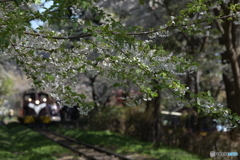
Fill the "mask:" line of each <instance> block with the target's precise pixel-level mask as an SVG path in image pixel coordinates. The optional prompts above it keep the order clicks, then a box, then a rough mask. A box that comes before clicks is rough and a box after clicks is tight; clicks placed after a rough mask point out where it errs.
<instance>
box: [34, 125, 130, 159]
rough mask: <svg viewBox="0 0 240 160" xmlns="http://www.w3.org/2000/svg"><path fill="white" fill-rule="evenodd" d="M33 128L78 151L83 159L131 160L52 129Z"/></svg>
mask: <svg viewBox="0 0 240 160" xmlns="http://www.w3.org/2000/svg"><path fill="white" fill-rule="evenodd" d="M32 129H33V130H34V131H36V132H38V133H40V134H41V135H43V136H45V137H47V138H49V139H51V140H52V141H54V142H56V143H58V144H59V145H61V146H63V147H65V148H68V149H70V150H72V151H73V152H75V153H77V154H78V155H79V156H81V157H82V159H83V160H131V159H129V158H126V157H123V156H121V155H119V154H116V153H112V152H109V151H106V150H104V149H101V148H98V147H95V146H92V145H89V144H86V143H84V142H80V141H77V140H75V139H73V138H70V137H67V136H64V135H61V134H58V133H56V132H53V131H50V130H46V129H40V128H32Z"/></svg>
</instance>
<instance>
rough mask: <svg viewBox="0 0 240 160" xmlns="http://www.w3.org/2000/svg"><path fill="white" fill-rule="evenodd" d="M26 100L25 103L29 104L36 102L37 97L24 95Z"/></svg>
mask: <svg viewBox="0 0 240 160" xmlns="http://www.w3.org/2000/svg"><path fill="white" fill-rule="evenodd" d="M24 100H25V101H29V102H32V101H34V100H35V96H34V95H31V94H30V95H28V94H27V95H24Z"/></svg>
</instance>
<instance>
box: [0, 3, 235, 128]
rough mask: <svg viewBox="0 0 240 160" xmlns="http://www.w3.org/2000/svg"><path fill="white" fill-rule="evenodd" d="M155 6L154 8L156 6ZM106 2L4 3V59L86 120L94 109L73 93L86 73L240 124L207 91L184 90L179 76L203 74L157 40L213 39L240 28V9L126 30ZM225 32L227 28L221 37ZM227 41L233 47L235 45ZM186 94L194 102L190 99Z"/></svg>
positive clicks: (198, 9)
mask: <svg viewBox="0 0 240 160" xmlns="http://www.w3.org/2000/svg"><path fill="white" fill-rule="evenodd" d="M150 1H151V2H152V7H154V3H155V1H152V0H150ZM150 1H144V0H139V1H135V4H136V5H138V6H144V5H145V4H146V2H149V3H150ZM100 2H101V1H93V0H82V1H78V0H71V1H63V0H55V1H53V5H51V6H50V7H49V8H45V9H44V10H41V12H40V10H39V9H37V8H38V7H39V6H41V5H42V4H41V2H40V1H36V0H34V1H33V0H25V1H21V0H0V8H1V13H0V26H1V30H0V48H1V56H3V57H8V58H10V59H12V60H14V61H16V63H17V64H18V65H19V66H20V67H21V68H22V69H23V70H24V71H25V73H26V74H27V76H28V77H29V79H31V82H32V85H33V86H34V87H37V88H39V89H45V88H51V95H52V96H53V97H54V98H56V99H57V100H59V101H61V103H63V104H67V105H71V104H72V105H74V104H76V103H79V104H81V105H80V112H81V113H82V114H87V113H88V112H89V111H90V110H91V109H92V107H93V105H94V104H93V103H89V102H86V101H85V100H84V99H85V95H83V94H79V93H77V92H75V90H74V87H75V85H76V83H77V82H78V80H77V75H79V73H85V72H88V73H97V74H99V75H100V76H102V77H106V78H108V79H109V80H116V79H118V80H120V83H115V85H114V86H121V85H126V84H124V83H121V81H122V82H123V81H124V80H126V79H128V80H131V82H132V83H134V84H135V85H137V86H138V87H139V88H140V90H141V92H143V93H146V96H147V98H149V99H151V98H154V97H157V96H158V93H159V92H158V90H163V89H168V90H170V91H171V93H172V94H174V95H176V96H177V97H178V98H179V100H181V101H183V102H184V104H185V105H188V106H192V107H193V106H194V107H197V110H198V112H204V113H207V114H210V115H215V116H216V117H218V118H220V119H222V120H225V119H229V120H231V122H233V123H234V124H237V123H238V121H239V117H238V116H237V115H236V114H230V113H231V110H230V109H228V108H223V107H222V106H221V105H219V104H217V103H215V101H214V98H213V97H211V93H210V92H209V91H207V92H197V93H194V92H192V91H190V90H189V87H188V86H187V85H186V84H182V83H181V81H180V80H179V76H182V75H186V74H193V73H194V72H196V70H197V68H198V64H197V63H195V62H194V61H192V56H191V55H187V54H185V56H183V55H184V52H182V51H180V53H181V54H179V53H174V52H169V51H168V50H166V49H165V48H163V47H162V45H161V44H156V43H154V39H155V38H157V37H166V38H167V37H168V36H169V34H171V33H172V32H174V33H176V32H177V33H184V34H187V35H190V36H198V37H209V36H210V32H214V31H216V28H214V27H213V25H215V23H216V22H217V24H219V26H218V27H221V23H224V24H226V23H227V22H228V23H230V24H232V27H233V26H234V25H237V24H239V18H240V16H239V15H240V14H239V9H240V5H239V3H237V2H235V1H227V0H218V1H209V0H194V1H190V2H188V3H186V4H183V6H185V8H184V9H182V10H180V11H179V13H178V14H176V15H175V14H173V13H170V14H172V15H170V16H169V19H168V20H166V21H165V22H164V23H165V24H163V25H159V26H156V27H155V28H147V27H146V26H145V27H143V26H140V25H137V26H131V25H126V23H123V22H122V21H120V20H119V19H118V20H117V19H116V18H114V15H113V14H109V12H107V10H106V9H104V8H101V7H99V3H100ZM159 3H160V1H159ZM161 3H165V1H161ZM221 7H222V8H224V7H226V8H227V9H226V10H221V9H219V8H221ZM214 9H217V10H214ZM217 11H218V13H215V12H217ZM33 20H41V21H43V22H44V25H43V26H39V27H38V28H37V29H33V28H32V27H31V23H30V22H31V21H33ZM212 28H213V29H212ZM211 29H212V30H211ZM224 29H225V32H226V31H227V29H229V28H220V31H221V30H223V32H224ZM225 38H227V39H228V40H229V41H231V38H234V37H231V35H229V37H225ZM231 45H232V44H229V43H228V44H227V45H226V47H227V49H228V50H231V49H233V48H234V46H231ZM231 51H235V52H236V50H234V49H233V50H231ZM175 52H176V51H175ZM235 52H232V53H233V55H234V54H235ZM238 54H239V53H238ZM233 68H234V67H233ZM235 69H238V70H239V67H235ZM235 76H237V75H235ZM237 82H238V81H237ZM236 84H238V83H236ZM186 93H188V94H189V97H190V99H186Z"/></svg>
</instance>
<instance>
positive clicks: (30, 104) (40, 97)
mask: <svg viewBox="0 0 240 160" xmlns="http://www.w3.org/2000/svg"><path fill="white" fill-rule="evenodd" d="M16 110H17V116H18V119H19V121H20V122H21V123H24V124H49V123H51V122H52V121H60V112H59V111H60V106H59V105H57V104H56V103H55V100H54V99H52V98H51V97H50V96H49V94H48V93H46V92H43V91H36V90H34V89H30V90H27V91H25V92H24V93H23V94H22V97H21V103H20V105H19V106H18V107H17V108H16Z"/></svg>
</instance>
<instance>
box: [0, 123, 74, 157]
mask: <svg viewBox="0 0 240 160" xmlns="http://www.w3.org/2000/svg"><path fill="white" fill-rule="evenodd" d="M68 154H72V153H71V152H70V151H69V150H67V149H65V148H63V147H61V146H59V145H57V144H55V143H54V142H52V141H51V140H49V139H46V138H44V137H42V136H41V135H39V134H38V133H36V132H33V131H31V130H30V129H28V128H26V127H24V126H22V125H19V124H18V123H9V124H8V125H7V126H5V125H0V160H37V159H39V160H54V159H57V158H59V157H62V156H64V155H68Z"/></svg>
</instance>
